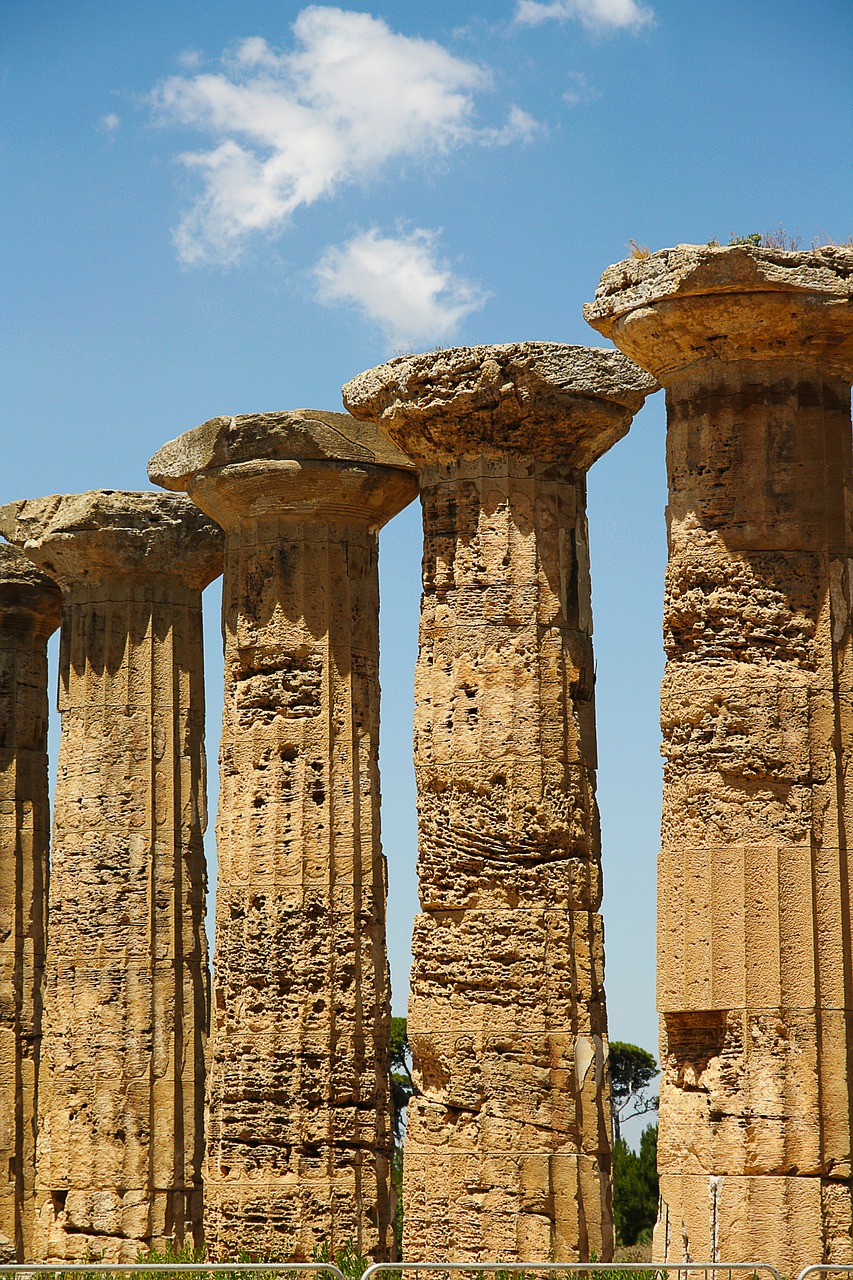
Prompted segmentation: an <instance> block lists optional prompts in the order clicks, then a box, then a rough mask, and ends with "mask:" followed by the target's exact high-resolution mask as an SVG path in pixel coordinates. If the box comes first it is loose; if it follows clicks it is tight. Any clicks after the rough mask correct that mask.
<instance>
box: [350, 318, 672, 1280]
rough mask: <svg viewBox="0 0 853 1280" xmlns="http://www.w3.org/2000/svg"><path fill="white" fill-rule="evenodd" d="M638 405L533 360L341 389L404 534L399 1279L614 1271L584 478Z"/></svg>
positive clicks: (621, 386)
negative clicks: (419, 582)
mask: <svg viewBox="0 0 853 1280" xmlns="http://www.w3.org/2000/svg"><path fill="white" fill-rule="evenodd" d="M654 387H655V383H654V382H653V381H652V379H651V378H648V377H647V376H646V375H645V374H644V373H642V372H641V371H640V370H639V369H637V368H636V367H635V366H634V365H633V364H632V363H631V362H630V361H629V360H625V359H624V358H623V357H622V356H620V355H619V353H618V352H609V351H599V350H593V349H590V348H586V347H568V346H561V345H558V344H556V343H533V342H531V343H519V344H508V345H504V346H496V347H461V348H456V349H451V350H447V351H438V352H434V353H430V354H427V355H417V356H411V357H401V358H399V359H396V360H392V361H390V362H389V363H388V364H386V365H381V366H379V368H377V369H372V370H369V371H368V372H366V373H364V374H362V375H360V377H358V378H356V379H354V380H353V381H352V382H350V383H349V384H348V385H347V386H346V387H345V388H344V403H345V404H346V406H347V407H348V408H349V409H350V411H351V412H353V413H355V414H358V415H362V414H364V415H365V416H369V417H373V418H375V419H376V420H377V421H378V422H379V423H380V425H381V426H382V427H383V428H384V429H385V430H386V431H387V432H388V434H389V436H390V437H391V438H392V439H393V440H394V441H395V443H397V444H398V445H400V447H401V448H403V449H405V451H406V453H408V454H409V456H410V457H412V458H413V459H415V460H416V461H417V463H418V466H419V469H420V483H421V498H422V504H423V515H424V560H423V602H422V613H421V626H420V649H419V656H418V663H417V669H416V676H415V702H416V710H415V768H416V776H417V786H418V820H419V842H418V849H419V855H418V872H419V885H420V898H421V906H422V914H421V915H419V916H418V917H417V919H416V922H415V930H414V939H413V943H412V950H413V955H414V965H413V969H412V985H411V998H410V1003H409V1028H408V1030H409V1041H410V1044H411V1046H412V1055H413V1060H414V1079H415V1086H416V1092H415V1097H414V1098H413V1100H412V1102H411V1103H410V1105H409V1108H408V1120H407V1128H406V1149H405V1162H404V1198H405V1219H404V1224H405V1225H404V1231H405V1238H404V1253H405V1256H406V1258H407V1260H412V1261H419V1260H420V1261H424V1260H433V1261H437V1260H441V1259H445V1258H451V1259H454V1260H463V1259H468V1260H495V1259H497V1260H506V1261H512V1260H521V1259H549V1258H551V1257H553V1258H556V1259H559V1260H565V1261H573V1260H575V1259H578V1258H583V1259H586V1258H588V1257H589V1255H590V1253H591V1252H593V1251H594V1252H595V1254H596V1255H597V1256H598V1257H599V1258H602V1257H609V1256H610V1251H611V1248H612V1245H613V1227H612V1219H611V1207H610V1113H609V1102H608V1097H607V1092H606V1089H605V1087H604V1081H605V1062H606V1057H607V1040H606V1030H607V1029H606V1014H605V1004H604V987H603V967H604V950H603V929H602V923H601V917H600V915H599V914H598V910H599V906H600V902H601V868H600V840H599V827H598V813H597V808H596V803H595V769H596V747H595V716H594V702H593V686H594V667H593V657H592V618H591V611H590V606H591V601H590V581H589V560H588V545H587V525H586V471H587V469H588V468H589V467H590V466H591V465H592V463H593V462H594V461H595V459H596V458H598V457H600V455H601V454H603V453H604V452H605V451H606V450H607V449H609V448H610V446H611V445H612V444H614V443H615V441H617V440H618V439H620V437H621V436H623V435H624V434H625V433H626V432H627V430H628V427H629V425H630V422H631V417H632V415H633V414H634V413H635V412H636V411H637V410H638V409H639V408H640V406H641V404H642V403H643V399H644V397H645V395H646V394H647V393H648V392H649V391H650V390H653V389H654Z"/></svg>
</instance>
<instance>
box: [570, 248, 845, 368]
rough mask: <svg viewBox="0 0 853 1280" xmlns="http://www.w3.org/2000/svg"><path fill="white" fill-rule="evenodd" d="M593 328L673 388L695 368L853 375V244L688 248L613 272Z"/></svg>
mask: <svg viewBox="0 0 853 1280" xmlns="http://www.w3.org/2000/svg"><path fill="white" fill-rule="evenodd" d="M584 316H585V317H586V319H587V321H588V322H589V324H591V325H592V327H593V328H594V329H597V330H598V332H599V333H603V334H604V335H605V336H606V337H608V338H610V339H612V341H613V342H614V343H615V344H616V345H617V346H618V347H619V349H620V351H624V352H625V354H626V355H628V356H630V357H631V358H632V359H633V360H636V361H637V363H638V364H640V365H642V367H643V368H644V369H649V370H650V371H651V372H652V373H653V374H654V376H655V377H656V378H658V379H659V380H660V382H661V383H662V384H663V385H664V386H670V385H672V384H673V383H674V382H676V381H678V379H679V378H680V377H681V376H682V375H684V374H685V373H686V372H688V371H689V370H692V369H696V368H698V367H701V366H706V367H707V366H713V367H716V368H717V369H719V370H721V371H722V369H723V365H724V363H732V362H738V363H740V362H744V361H746V362H751V363H753V364H758V362H762V361H764V362H767V361H770V362H774V363H775V362H778V361H780V360H785V361H789V362H796V364H797V365H798V367H799V368H802V367H803V365H806V366H809V365H813V366H814V367H815V368H816V369H819V370H820V371H821V373H822V374H823V375H824V376H825V377H839V378H844V379H846V380H847V381H848V382H849V381H850V380H851V378H853V248H848V247H846V246H836V245H828V246H825V247H824V248H822V249H811V250H808V251H806V252H802V253H801V252H789V251H786V250H782V249H761V248H756V247H753V246H751V245H730V246H725V247H723V246H720V245H692V244H680V245H677V246H676V247H675V248H674V249H661V250H659V251H658V252H657V253H653V254H651V255H650V256H649V257H648V258H628V259H627V260H626V261H624V262H617V263H616V264H615V265H614V266H612V267H608V268H607V270H606V271H605V272H604V274H603V275H602V277H601V280H600V282H599V285H598V288H597V289H596V291H595V300H594V301H593V302H590V303H587V305H586V306H585V307H584Z"/></svg>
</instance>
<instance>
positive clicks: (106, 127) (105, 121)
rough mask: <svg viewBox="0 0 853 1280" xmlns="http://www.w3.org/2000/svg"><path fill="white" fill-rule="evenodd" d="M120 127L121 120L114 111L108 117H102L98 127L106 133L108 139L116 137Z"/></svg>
mask: <svg viewBox="0 0 853 1280" xmlns="http://www.w3.org/2000/svg"><path fill="white" fill-rule="evenodd" d="M120 127H121V120H120V119H119V117H118V116H117V115H116V113H115V112H114V111H111V112H110V113H109V115H108V116H101V120H100V124H99V125H98V128H99V129H100V131H101V133H105V134H106V135H107V137H108V138H112V137H114V136H115V133H116V131H117V130H118V129H119V128H120Z"/></svg>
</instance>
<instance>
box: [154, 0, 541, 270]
mask: <svg viewBox="0 0 853 1280" xmlns="http://www.w3.org/2000/svg"><path fill="white" fill-rule="evenodd" d="M293 34H294V36H295V50H294V51H293V52H289V53H281V52H277V51H276V50H274V49H273V48H271V46H270V45H269V44H267V42H266V41H265V40H263V39H261V38H260V37H259V36H254V37H252V38H250V39H247V40H243V41H242V42H241V43H240V44H238V45H237V46H236V47H235V48H234V49H232V50H231V51H230V52H229V53H228V54H227V55H226V57H224V58H223V70H222V71H220V72H219V73H217V74H204V73H199V74H197V75H178V76H173V77H171V78H170V79H168V80H165V81H163V82H162V83H161V84H159V85H158V86H157V87H156V89H155V90H154V92H153V94H152V102H153V103H154V105H155V107H156V109H157V111H158V113H159V115H160V117H161V119H162V120H163V121H164V122H168V123H178V124H182V125H186V126H189V127H192V128H196V129H201V130H204V131H206V132H207V133H208V134H210V135H212V137H213V141H214V145H213V146H212V148H211V149H210V150H205V151H194V152H189V153H185V154H184V155H182V156H181V157H180V159H181V160H182V161H183V163H184V164H185V165H187V166H188V167H189V168H190V169H192V170H193V171H195V172H196V173H197V174H198V175H199V177H200V178H201V180H202V184H203V185H202V192H201V195H200V196H199V198H198V199H197V200H196V202H195V204H194V205H193V206H192V208H191V209H190V210H189V211H188V212H187V213H186V215H185V216H184V217H183V218H182V219H181V222H180V224H179V226H178V227H177V228H176V231H175V241H176V244H177V246H178V252H179V254H180V257H181V258H182V260H183V261H184V262H188V263H189V262H198V261H204V260H213V261H219V262H230V261H233V260H234V259H235V258H236V257H238V256H239V253H240V251H241V248H242V245H243V242H244V240H245V237H246V236H247V235H248V234H250V233H252V232H259V231H265V232H279V231H281V230H282V229H283V228H284V226H285V225H286V223H287V220H288V218H289V217H290V215H291V214H292V213H293V212H294V210H296V209H298V208H299V207H300V206H305V205H310V204H312V203H313V202H314V201H315V200H318V199H320V198H321V197H323V196H328V195H330V194H331V193H332V192H333V191H334V190H335V189H336V188H337V187H338V186H339V185H340V184H342V183H345V182H354V181H358V180H364V179H365V178H369V177H371V176H373V175H375V174H377V173H378V172H379V171H380V170H381V169H382V167H383V165H384V164H386V163H387V162H388V161H389V160H391V159H393V158H397V159H401V158H403V157H424V156H427V155H429V154H435V153H436V152H439V153H440V152H447V151H449V150H450V149H451V148H453V147H457V146H460V145H462V144H464V143H471V142H478V143H480V144H482V145H496V144H497V145H506V144H508V143H509V142H515V141H524V140H526V139H529V138H530V137H532V135H533V133H534V132H535V131H536V127H537V126H536V121H534V120H533V118H532V116H529V115H527V113H526V112H523V111H521V110H520V109H519V108H513V109H512V111H511V113H510V116H509V119H508V121H507V123H506V124H505V125H504V126H503V127H502V128H498V129H478V128H476V127H475V125H474V123H473V118H474V103H475V95H476V94H477V93H479V92H481V91H486V90H489V89H490V88H491V87H492V78H491V74H490V73H489V71H488V70H486V69H484V68H483V67H480V66H478V65H477V64H475V63H473V62H466V61H464V60H463V59H461V58H458V57H456V56H455V55H454V54H452V53H450V52H448V50H446V49H444V48H443V47H442V46H441V45H439V44H437V43H435V42H434V41H432V40H423V39H417V38H413V37H410V36H402V35H398V34H396V33H395V32H394V31H392V30H391V28H390V27H389V26H388V25H387V23H385V22H384V21H382V20H381V19H380V18H374V17H372V16H371V15H370V14H367V13H352V12H348V11H346V10H343V9H338V8H332V7H327V6H320V5H313V6H311V7H309V8H307V9H303V10H302V12H301V13H300V14H299V15H298V16H297V18H296V21H295V23H294V24H293Z"/></svg>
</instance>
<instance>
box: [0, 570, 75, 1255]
mask: <svg viewBox="0 0 853 1280" xmlns="http://www.w3.org/2000/svg"><path fill="white" fill-rule="evenodd" d="M60 602H61V597H60V591H59V587H58V586H57V585H56V583H55V582H53V581H51V579H50V578H48V577H46V576H45V574H43V573H39V572H38V570H36V569H34V568H33V566H32V564H31V563H30V561H29V560H28V559H27V558H26V556H23V555H21V553H20V551H16V550H15V549H14V548H13V547H7V546H3V545H0V859H2V861H0V1169H2V1171H3V1184H2V1189H0V1262H3V1263H8V1262H24V1261H25V1260H31V1259H32V1257H33V1251H32V1225H33V1190H34V1181H35V1164H36V1099H37V1097H38V1072H39V1051H40V1041H41V1022H42V998H43V984H44V942H45V916H46V911H47V876H48V846H49V843H50V803H49V800H48V781H47V642H48V639H49V637H50V636H51V635H52V634H53V632H54V631H55V630H56V628H57V627H58V626H59V618H60V612H61V603H60Z"/></svg>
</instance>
